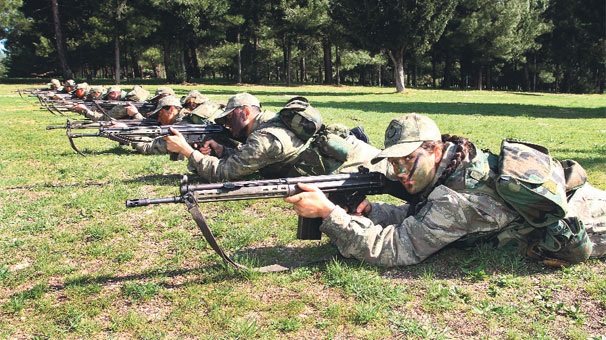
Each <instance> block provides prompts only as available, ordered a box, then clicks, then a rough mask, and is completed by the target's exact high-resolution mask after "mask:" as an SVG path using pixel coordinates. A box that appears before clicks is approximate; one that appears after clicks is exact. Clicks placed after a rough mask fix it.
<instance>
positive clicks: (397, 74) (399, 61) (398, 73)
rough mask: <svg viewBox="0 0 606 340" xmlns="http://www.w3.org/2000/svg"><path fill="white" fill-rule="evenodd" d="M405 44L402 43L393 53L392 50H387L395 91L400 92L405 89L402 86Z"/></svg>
mask: <svg viewBox="0 0 606 340" xmlns="http://www.w3.org/2000/svg"><path fill="white" fill-rule="evenodd" d="M405 51H406V46H405V45H403V46H402V47H400V49H398V50H396V51H395V53H394V51H392V50H389V49H388V50H387V53H388V54H389V57H390V58H391V61H392V62H393V68H394V71H393V77H394V80H395V82H396V92H398V93H401V92H404V91H406V87H405V86H404V52H405Z"/></svg>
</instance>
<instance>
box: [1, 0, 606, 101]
mask: <svg viewBox="0 0 606 340" xmlns="http://www.w3.org/2000/svg"><path fill="white" fill-rule="evenodd" d="M0 12H2V13H3V14H2V15H0V39H2V41H3V43H4V44H3V46H4V50H3V60H2V66H1V67H0V68H1V69H0V75H4V76H5V77H12V78H15V77H20V78H22V77H30V78H31V77H34V78H50V77H57V76H62V77H63V78H66V79H67V78H72V77H75V78H77V79H81V80H87V81H88V82H95V80H97V82H99V81H100V79H101V78H105V79H106V80H107V79H108V78H109V79H113V81H112V82H114V83H120V81H124V80H125V79H129V81H130V82H133V81H136V80H137V79H141V82H142V83H145V81H144V80H143V79H144V78H157V79H158V82H169V83H183V82H211V81H214V82H218V83H222V82H227V83H252V84H275V83H279V84H287V85H291V84H302V83H307V84H310V83H325V84H337V85H338V84H360V85H374V86H391V87H393V86H395V88H396V90H397V92H403V91H404V90H405V89H406V87H410V86H412V87H434V88H438V87H441V88H455V89H464V88H473V89H479V90H482V89H489V90H491V89H498V90H513V91H545V92H574V93H604V91H605V90H606V71H605V70H606V1H603V0H585V1H581V0H550V1H548V0H511V1H494V0H453V1H446V2H445V1H439V0H427V1H407V0H394V1H387V0H365V1H357V0H339V1H335V0H268V1H254V0H170V1H160V0H109V1H93V0H78V1H75V0H51V1H45V0H44V1H43V0H14V1H13V0H2V1H0ZM10 81H11V79H9V78H5V82H10ZM21 81H22V80H21Z"/></svg>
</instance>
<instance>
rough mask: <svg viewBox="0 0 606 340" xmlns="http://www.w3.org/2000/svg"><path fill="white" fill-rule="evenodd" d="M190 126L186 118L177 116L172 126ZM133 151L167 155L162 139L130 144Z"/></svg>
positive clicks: (164, 142)
mask: <svg viewBox="0 0 606 340" xmlns="http://www.w3.org/2000/svg"><path fill="white" fill-rule="evenodd" d="M184 124H192V122H191V121H190V120H189V118H188V117H187V116H183V115H181V113H179V115H178V116H177V118H176V119H175V122H174V123H173V124H172V125H184ZM131 146H132V148H133V149H135V150H136V151H137V152H138V153H141V154H144V155H167V154H168V153H169V151H168V149H167V148H166V141H165V140H164V137H159V138H155V139H154V140H153V141H151V142H140V143H131Z"/></svg>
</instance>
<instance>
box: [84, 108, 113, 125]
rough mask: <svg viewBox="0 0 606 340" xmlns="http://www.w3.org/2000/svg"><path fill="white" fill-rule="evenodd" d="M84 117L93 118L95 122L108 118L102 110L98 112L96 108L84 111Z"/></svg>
mask: <svg viewBox="0 0 606 340" xmlns="http://www.w3.org/2000/svg"><path fill="white" fill-rule="evenodd" d="M83 115H84V117H86V118H88V119H90V120H92V121H93V122H98V121H100V120H107V119H108V118H107V117H106V116H105V115H104V114H103V113H101V112H97V111H94V110H87V111H84V113H83Z"/></svg>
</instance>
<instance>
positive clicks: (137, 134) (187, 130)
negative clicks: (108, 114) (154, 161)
mask: <svg viewBox="0 0 606 340" xmlns="http://www.w3.org/2000/svg"><path fill="white" fill-rule="evenodd" d="M145 121H146V120H142V121H141V122H145ZM113 122H115V121H112V123H113ZM170 128H172V129H174V130H176V131H179V132H180V133H181V134H182V135H183V136H184V137H185V140H186V141H187V143H188V144H190V145H194V144H198V145H201V144H202V143H203V142H205V141H206V140H208V139H214V140H217V141H219V142H221V143H222V144H228V143H230V138H231V134H230V133H229V130H227V129H226V128H225V127H223V126H222V125H218V124H182V125H164V126H159V125H151V123H150V124H148V123H141V124H138V125H131V126H126V127H111V126H100V127H99V132H97V133H74V134H72V133H71V129H66V134H67V138H68V139H69V141H70V144H71V146H72V148H73V149H74V150H75V151H76V152H78V153H79V154H80V155H82V156H84V154H83V153H82V152H80V150H78V149H77V148H76V146H75V144H74V142H73V139H74V138H83V137H105V138H108V139H111V140H114V141H116V142H119V143H121V144H130V143H137V142H151V141H153V140H154V139H156V138H160V137H166V136H171V135H173V133H172V132H171V131H170ZM179 156H181V155H179V154H177V153H171V154H170V159H171V160H173V161H176V160H180V159H182V158H181V157H179Z"/></svg>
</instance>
